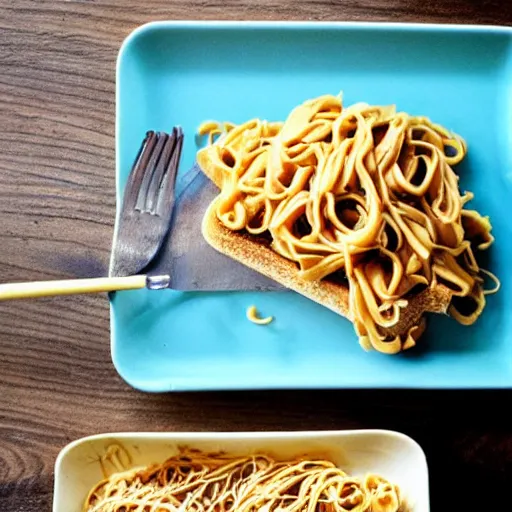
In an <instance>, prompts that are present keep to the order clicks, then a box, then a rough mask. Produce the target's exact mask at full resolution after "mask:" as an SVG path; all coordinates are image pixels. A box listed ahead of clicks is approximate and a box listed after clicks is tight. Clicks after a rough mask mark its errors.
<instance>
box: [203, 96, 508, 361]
mask: <svg viewBox="0 0 512 512" xmlns="http://www.w3.org/2000/svg"><path fill="white" fill-rule="evenodd" d="M218 126H219V125H216V124H215V123H212V122H209V123H206V124H204V125H203V126H202V127H201V128H200V131H201V132H202V133H209V134H210V137H211V142H212V143H213V144H212V145H210V146H209V147H208V148H206V150H207V151H209V154H210V161H209V165H211V166H213V168H214V170H215V172H217V173H220V174H221V175H222V189H221V193H220V196H219V198H218V200H217V203H216V205H217V211H216V213H217V217H218V219H219V220H220V222H221V223H222V224H223V225H224V226H226V227H227V228H229V229H230V230H233V231H242V230H243V231H245V232H247V233H249V234H251V235H254V236H270V238H271V241H272V248H273V250H274V251H275V252H277V253H278V254H280V255H281V256H283V257H284V258H287V259H288V260H291V261H293V262H296V264H297V266H298V272H299V275H300V277H301V278H302V279H304V280H310V281H312V280H321V279H332V278H333V276H338V277H339V276H340V275H341V276H342V279H343V280H345V282H346V284H347V286H348V288H349V308H348V309H349V316H350V317H351V320H352V321H353V322H354V325H355V330H356V332H357V334H358V336H359V339H360V342H361V344H362V346H363V347H364V348H366V349H370V348H372V347H373V348H376V349H377V350H380V351H382V352H388V353H396V352H399V351H400V350H402V349H405V348H409V347H411V346H413V345H414V344H415V340H416V339H417V338H418V337H419V336H420V335H421V333H422V332H423V330H424V328H425V319H424V317H423V316H422V317H421V318H420V320H419V321H418V323H417V325H414V326H412V327H410V328H409V330H408V332H407V333H403V334H401V335H398V336H396V337H395V338H394V339H390V338H389V336H386V334H385V330H386V329H388V328H390V327H392V326H394V325H396V324H397V323H398V321H399V319H400V312H401V310H402V309H403V308H406V307H407V305H408V300H409V299H410V297H412V296H413V295H415V294H418V293H420V292H422V291H424V290H426V289H428V288H434V287H436V286H437V285H439V284H442V285H444V286H446V287H447V288H449V290H450V292H451V293H452V294H453V295H452V300H451V303H450V306H449V308H448V312H449V314H450V315H451V316H452V317H453V318H455V319H456V320H458V321H459V322H461V323H462V324H465V325H469V324H472V323H473V322H474V321H475V320H476V319H477V317H478V316H479V315H480V313H481V312H482V310H483V308H484V305H485V295H486V294H487V293H493V292H495V291H497V288H498V286H499V282H498V281H497V279H496V278H494V276H492V274H489V273H487V272H485V271H484V270H482V269H481V268H480V267H479V265H478V263H477V261H476V259H475V252H476V251H483V250H485V249H487V248H488V247H489V246H490V245H491V244H492V242H493V240H494V238H493V237H492V235H491V234H490V231H491V224H490V222H489V219H488V218H487V217H483V216H481V215H480V214H479V213H478V212H477V211H475V210H470V209H468V208H466V204H467V203H468V201H470V199H472V197H473V194H471V193H470V192H466V193H465V194H463V195H461V193H460V192H459V187H458V181H459V179H458V176H457V175H456V174H455V172H454V171H453V169H452V166H454V165H455V164H457V163H459V162H460V161H461V160H462V159H463V158H464V156H465V154H466V144H465V142H464V140H463V139H462V138H461V137H459V136H457V135H455V134H452V133H450V132H448V131H447V130H446V129H445V128H443V127H442V126H439V125H437V124H434V123H432V122H431V121H430V120H429V119H427V118H425V117H416V116H411V115H408V114H407V113H404V112H397V111H396V109H395V107H394V106H371V105H368V104H365V103H358V104H354V105H352V106H350V107H348V108H345V107H343V106H342V101H341V97H339V96H331V95H326V96H321V97H318V98H315V99H312V100H309V101H306V102H305V103H303V104H302V105H300V106H298V107H296V108H295V109H294V110H293V111H292V112H291V113H290V115H289V116H288V118H287V119H286V121H285V122H284V123H281V122H266V121H263V120H260V119H252V120H250V121H248V122H246V123H244V124H241V125H238V126H236V125H232V124H229V125H225V126H224V128H222V129H221V128H218ZM218 135H221V136H220V137H218V138H217V140H215V141H214V138H215V136H218ZM203 151H204V150H203ZM484 275H490V277H491V278H493V279H494V280H495V281H496V283H497V285H496V288H495V289H493V290H484Z"/></svg>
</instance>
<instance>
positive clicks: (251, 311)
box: [247, 306, 274, 325]
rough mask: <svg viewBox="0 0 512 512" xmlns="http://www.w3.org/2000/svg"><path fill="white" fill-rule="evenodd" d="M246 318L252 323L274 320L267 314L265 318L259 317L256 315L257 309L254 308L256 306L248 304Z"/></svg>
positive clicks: (264, 322) (266, 322)
mask: <svg viewBox="0 0 512 512" xmlns="http://www.w3.org/2000/svg"><path fill="white" fill-rule="evenodd" d="M247 320H249V321H250V322H252V323H253V324H258V325H268V324H269V323H270V322H272V320H274V317H273V316H267V317H266V318H260V317H259V316H258V310H257V309H256V306H249V307H248V308H247Z"/></svg>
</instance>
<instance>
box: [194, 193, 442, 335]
mask: <svg viewBox="0 0 512 512" xmlns="http://www.w3.org/2000/svg"><path fill="white" fill-rule="evenodd" d="M215 209H216V206H215V201H214V202H212V204H210V206H209V207H208V210H207V211H206V213H205V216H204V218H203V225H202V232H203V236H204V237H205V239H206V241H207V242H208V243H209V244H210V245H211V246H212V247H213V248H214V249H216V250H218V251H220V252H221V253H223V254H225V255H226V256H229V257H231V258H233V259H235V260H237V261H239V262H241V263H243V264H244V265H247V266H248V267H250V268H252V269H253V270H256V271H257V272H260V273H262V274H264V275H265V276H267V277H269V278H271V279H273V280H275V281H277V282H278V283H280V284H282V285H283V286H285V287H286V288H289V289H290V290H294V291H296V292H298V293H300V294H302V295H304V296H305V297H308V298H309V299H311V300H314V301H315V302H317V303H319V304H321V305H322V306H325V307H327V308H329V309H331V310H332V311H334V312H335V313H338V314H340V315H342V316H344V317H345V318H347V319H349V320H351V321H352V318H351V315H350V312H349V304H348V298H349V293H348V288H347V287H346V286H343V285H342V284H338V283H335V282H331V281H328V280H322V281H305V280H304V279H301V278H300V276H299V272H298V269H297V266H296V265H295V264H294V263H293V262H292V261H289V260H287V259H286V258H283V257H282V256H281V255H279V254H277V253H276V252H275V251H274V250H273V249H272V248H271V247H269V244H268V242H266V241H265V240H263V239H262V238H258V237H254V236H252V235H249V234H245V233H240V232H235V231H231V230H229V229H228V228H226V227H225V226H224V225H223V224H222V223H221V222H220V221H219V220H218V218H217V215H216V213H215ZM451 298H452V292H451V291H450V289H449V288H447V287H445V286H444V285H437V286H436V287H434V288H428V289H426V290H425V291H423V292H421V293H419V294H418V295H415V296H414V297H412V298H411V299H410V300H409V303H408V305H407V307H405V308H404V309H402V310H401V315H400V321H399V322H398V323H397V324H396V325H394V326H393V327H391V328H389V329H387V330H384V332H383V334H384V335H386V336H392V337H394V336H397V335H404V334H406V333H407V332H408V331H409V329H410V328H411V327H413V326H414V325H417V324H418V322H419V320H420V318H421V316H422V315H423V314H424V313H426V312H431V313H446V311H447V309H448V306H449V304H450V301H451Z"/></svg>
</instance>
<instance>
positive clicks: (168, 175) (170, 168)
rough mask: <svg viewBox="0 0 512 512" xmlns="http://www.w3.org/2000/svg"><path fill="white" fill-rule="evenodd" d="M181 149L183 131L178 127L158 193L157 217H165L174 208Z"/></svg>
mask: <svg viewBox="0 0 512 512" xmlns="http://www.w3.org/2000/svg"><path fill="white" fill-rule="evenodd" d="M182 148H183V131H182V129H181V128H180V127H178V128H177V130H176V143H175V144H174V148H173V151H172V154H171V158H170V160H169V163H168V165H167V169H166V172H165V175H164V177H163V179H162V183H161V185H160V188H159V191H158V202H157V206H156V213H157V215H165V214H166V212H167V211H168V210H169V209H172V208H173V206H174V199H175V198H174V186H175V185H176V178H177V176H178V168H179V163H180V157H181V150H182Z"/></svg>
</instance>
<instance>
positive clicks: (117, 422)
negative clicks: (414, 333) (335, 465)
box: [0, 0, 512, 512]
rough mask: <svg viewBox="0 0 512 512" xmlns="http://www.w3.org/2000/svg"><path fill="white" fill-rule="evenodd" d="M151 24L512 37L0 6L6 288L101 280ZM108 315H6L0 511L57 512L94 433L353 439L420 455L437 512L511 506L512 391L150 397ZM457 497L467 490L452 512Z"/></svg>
mask: <svg viewBox="0 0 512 512" xmlns="http://www.w3.org/2000/svg"><path fill="white" fill-rule="evenodd" d="M507 5H508V7H507ZM154 19H267V20H276V19H304V20H388V21H422V22H426V21H430V22H457V23H488V24H506V25H510V24H512V10H511V9H510V5H509V3H508V2H501V1H499V0H494V1H493V0H482V1H463V0H430V1H424V0H346V1H336V0H304V1H293V0H263V1H260V2H257V1H250V0H241V1H237V0H222V1H218V0H188V1H187V0H170V1H163V0H162V1H156V0H150V1H145V2H141V1H136V0H110V1H108V0H96V1H95V0H77V1H40V0H34V1H29V0H0V218H1V222H0V256H1V257H0V282H9V281H15V280H31V279H34V280H35V279H52V278H70V277H74V276H77V277H79V276H83V277H86V276H91V277H92V276H103V275H105V274H106V271H107V261H108V258H109V251H110V244H111V239H112V229H113V219H114V208H115V201H114V102H115V98H114V89H115V82H114V77H115V60H116V55H117V51H118V48H119V46H120V44H121V42H122V40H123V38H124V37H125V36H127V35H128V34H129V32H130V31H131V30H133V29H134V28H135V27H136V26H137V25H139V24H141V23H143V22H146V21H150V20H154ZM108 316H109V313H108V303H107V298H106V296H104V295H97V296H77V297H69V298H55V299H41V300H33V301H18V302H10V303H7V302H4V303H0V511H1V512H22V511H23V512H36V511H37V512H48V511H50V510H51V500H52V493H53V464H54V462H55V457H56V455H57V453H58V452H59V450H60V449H61V448H62V447H63V446H64V445H65V444H66V443H68V442H69V441H71V440H73V439H75V438H78V437H81V436H84V435H88V434H93V433H99V432H105V431H136V430H154V431H160V430H268V429H275V430H283V429H292V430H299V429H325V428H329V429H331V428H333V429H337V428H361V427H364V428H365V427H375V428H390V429H396V430H400V431H402V432H405V433H407V434H409V435H412V436H413V437H414V438H415V439H417V440H418V441H419V442H420V443H421V444H422V445H423V447H424V449H425V450H426V453H427V456H428V461H429V467H430V478H431V495H432V510H433V511H438V510H461V511H462V510H464V511H469V510H477V509H478V510H482V509H484V508H483V505H484V504H485V505H486V506H487V508H486V509H489V510H490V509H498V507H499V506H500V505H504V504H507V505H508V506H510V500H508V499H506V498H507V496H508V487H507V485H506V484H507V483H510V482H511V481H512V421H511V420H510V419H509V418H508V416H507V415H506V411H507V409H508V408H509V406H510V403H511V402H510V400H511V398H512V395H511V394H510V393H508V392H489V393H485V392H398V391H396V392H392V391H387V392H383V391H378V392H371V391H365V392H354V391H350V392H348V391H345V392H343V391H340V392H332V391H330V392H278V393H272V392H258V393H256V392H254V393H208V394H173V395H148V394H143V393H139V392H137V391H134V390H132V389H131V388H129V387H128V386H127V385H126V384H125V383H124V382H123V381H122V380H121V379H120V378H119V377H118V375H117V374H116V372H115V370H114V368H113V366H112V364H111V360H110V351H109V323H108ZM447 485H450V486H457V487H458V488H459V489H461V491H460V492H459V493H457V494H456V495H453V494H452V495H451V496H450V497H448V498H446V499H445V498H444V495H443V492H444V488H445V487H446V486H447ZM462 489H466V490H470V491H471V492H472V493H473V494H472V495H469V494H466V492H465V491H463V490H462ZM480 507H482V508H480ZM503 510H506V508H503Z"/></svg>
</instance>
